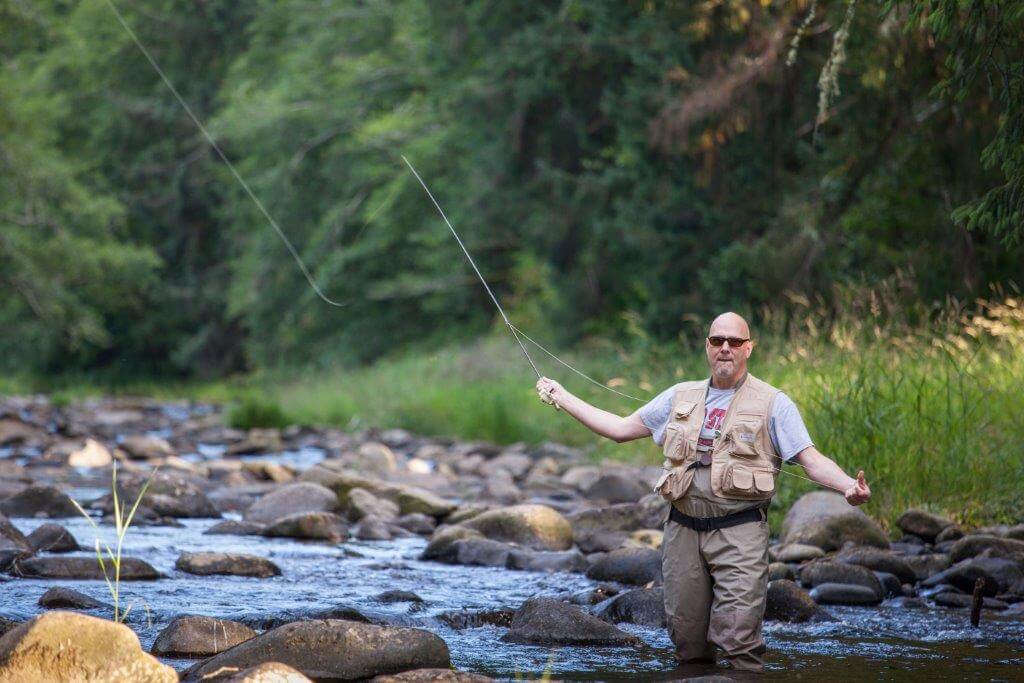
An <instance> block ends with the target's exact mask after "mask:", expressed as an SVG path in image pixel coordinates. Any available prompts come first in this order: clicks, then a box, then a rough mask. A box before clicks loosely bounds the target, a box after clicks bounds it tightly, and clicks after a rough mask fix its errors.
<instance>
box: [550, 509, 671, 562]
mask: <svg viewBox="0 0 1024 683" xmlns="http://www.w3.org/2000/svg"><path fill="white" fill-rule="evenodd" d="M651 516H652V515H651V514H650V512H649V511H648V509H647V508H646V507H645V506H644V505H643V504H642V503H620V504H617V505H605V506H602V507H599V508H591V509H588V510H581V511H580V512H574V513H571V514H569V515H568V516H567V519H568V520H569V523H570V524H571V525H572V533H573V542H575V543H576V545H577V546H579V549H580V550H582V551H583V552H585V553H592V552H598V551H607V550H614V549H615V548H618V547H619V546H621V545H622V543H623V541H625V540H626V539H627V538H629V535H630V534H631V533H632V532H634V531H638V530H640V529H651V528H657V527H659V526H660V524H657V523H654V524H652V523H651V522H652V520H651V519H650V518H651Z"/></svg>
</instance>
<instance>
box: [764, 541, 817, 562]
mask: <svg viewBox="0 0 1024 683" xmlns="http://www.w3.org/2000/svg"><path fill="white" fill-rule="evenodd" d="M768 554H769V555H771V556H772V557H773V558H775V561H776V562H788V563H790V564H799V563H801V562H807V561H808V560H816V559H818V558H819V557H825V551H824V550H822V549H821V548H819V547H817V546H814V545H804V544H802V543H787V544H785V545H779V546H775V547H774V548H769V549H768Z"/></svg>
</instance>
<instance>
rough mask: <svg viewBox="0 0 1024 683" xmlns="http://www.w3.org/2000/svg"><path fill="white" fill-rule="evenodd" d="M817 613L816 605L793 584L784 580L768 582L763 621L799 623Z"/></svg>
mask: <svg viewBox="0 0 1024 683" xmlns="http://www.w3.org/2000/svg"><path fill="white" fill-rule="evenodd" d="M817 611H818V604H817V603H816V602H815V601H814V599H813V598H812V597H811V596H810V595H809V594H808V593H807V591H805V590H804V589H802V588H800V586H798V585H796V584H795V583H794V582H792V581H788V580H786V579H778V580H775V581H769V582H768V591H767V595H766V598H765V613H764V618H765V619H767V620H769V621H788V622H794V623H799V622H804V621H808V620H810V619H811V618H812V617H814V615H815V613H816V612H817Z"/></svg>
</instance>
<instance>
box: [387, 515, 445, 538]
mask: <svg viewBox="0 0 1024 683" xmlns="http://www.w3.org/2000/svg"><path fill="white" fill-rule="evenodd" d="M395 523H396V524H397V525H398V526H400V527H402V528H403V529H405V530H406V531H409V532H412V533H414V534H419V535H421V536H426V535H428V534H432V533H434V529H436V528H437V521H436V520H435V519H434V518H433V517H430V516H429V515H424V514H423V513H421V512H412V513H409V514H408V515H402V516H401V517H399V518H398V519H397V520H396V521H395Z"/></svg>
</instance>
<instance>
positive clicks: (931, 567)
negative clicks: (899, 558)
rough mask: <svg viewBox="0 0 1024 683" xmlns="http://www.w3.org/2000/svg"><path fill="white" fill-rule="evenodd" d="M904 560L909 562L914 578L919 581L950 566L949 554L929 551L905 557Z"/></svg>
mask: <svg viewBox="0 0 1024 683" xmlns="http://www.w3.org/2000/svg"><path fill="white" fill-rule="evenodd" d="M903 561H904V562H906V563H907V566H909V567H910V569H911V570H912V571H913V572H914V578H915V579H916V580H917V581H922V580H924V579H927V578H928V577H929V576H932V575H933V574H938V573H939V572H941V571H942V570H943V569H945V568H946V567H948V566H949V555H945V554H943V553H929V554H925V555H915V556H913V557H905V558H903Z"/></svg>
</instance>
